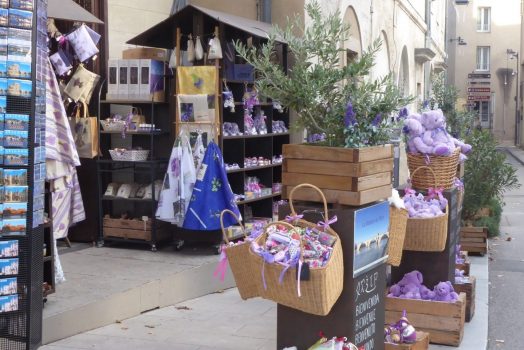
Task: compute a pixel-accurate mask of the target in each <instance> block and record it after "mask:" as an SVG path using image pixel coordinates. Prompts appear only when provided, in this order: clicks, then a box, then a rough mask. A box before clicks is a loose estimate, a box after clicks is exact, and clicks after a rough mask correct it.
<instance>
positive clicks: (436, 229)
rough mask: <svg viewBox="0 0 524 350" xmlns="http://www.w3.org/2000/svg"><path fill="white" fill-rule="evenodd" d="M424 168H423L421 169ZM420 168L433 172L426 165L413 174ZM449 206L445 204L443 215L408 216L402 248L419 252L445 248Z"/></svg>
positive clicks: (437, 250)
mask: <svg viewBox="0 0 524 350" xmlns="http://www.w3.org/2000/svg"><path fill="white" fill-rule="evenodd" d="M422 168H425V169H422ZM420 170H426V171H427V172H429V173H430V174H433V175H434V174H435V173H434V171H433V169H432V168H429V167H427V166H424V167H420V168H418V169H415V171H414V172H413V175H415V174H416V173H417V172H418V171H420ZM448 217H449V208H448V206H446V210H445V213H444V215H441V216H436V217H433V218H408V220H407V226H406V238H405V239H404V250H414V251H420V252H441V251H443V250H444V249H445V248H446V240H447V237H448Z"/></svg>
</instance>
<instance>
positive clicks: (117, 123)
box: [100, 120, 126, 131]
mask: <svg viewBox="0 0 524 350" xmlns="http://www.w3.org/2000/svg"><path fill="white" fill-rule="evenodd" d="M100 125H101V126H102V130H104V131H124V130H125V128H126V122H125V121H123V120H101V121H100Z"/></svg>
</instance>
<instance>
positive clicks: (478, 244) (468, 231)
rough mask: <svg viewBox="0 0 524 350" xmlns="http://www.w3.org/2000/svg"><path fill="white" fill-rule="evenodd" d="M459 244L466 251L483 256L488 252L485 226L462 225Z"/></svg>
mask: <svg viewBox="0 0 524 350" xmlns="http://www.w3.org/2000/svg"><path fill="white" fill-rule="evenodd" d="M460 245H461V247H462V250H464V251H467V252H468V253H477V254H480V255H481V256H484V254H486V253H487V252H488V228H487V227H462V228H461V229H460Z"/></svg>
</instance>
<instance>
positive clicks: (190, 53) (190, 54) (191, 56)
mask: <svg viewBox="0 0 524 350" xmlns="http://www.w3.org/2000/svg"><path fill="white" fill-rule="evenodd" d="M187 60H188V61H189V62H193V61H194V60H195V43H194V42H193V35H192V34H189V39H187Z"/></svg>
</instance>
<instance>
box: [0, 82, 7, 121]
mask: <svg viewBox="0 0 524 350" xmlns="http://www.w3.org/2000/svg"><path fill="white" fill-rule="evenodd" d="M5 88H6V90H7V80H6V81H5ZM6 108H7V98H6V97H5V96H0V113H5V112H6ZM2 121H3V117H2Z"/></svg>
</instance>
